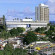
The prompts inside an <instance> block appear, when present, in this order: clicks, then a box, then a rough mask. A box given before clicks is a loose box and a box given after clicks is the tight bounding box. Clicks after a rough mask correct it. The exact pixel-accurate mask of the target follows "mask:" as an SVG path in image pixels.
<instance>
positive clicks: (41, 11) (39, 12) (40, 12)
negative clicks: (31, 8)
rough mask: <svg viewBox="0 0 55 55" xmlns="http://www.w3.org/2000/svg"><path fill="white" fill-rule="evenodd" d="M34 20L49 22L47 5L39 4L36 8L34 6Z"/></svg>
mask: <svg viewBox="0 0 55 55" xmlns="http://www.w3.org/2000/svg"><path fill="white" fill-rule="evenodd" d="M35 20H36V21H37V20H38V21H47V22H49V7H48V6H47V5H44V4H40V5H39V6H38V8H37V7H36V8H35Z"/></svg>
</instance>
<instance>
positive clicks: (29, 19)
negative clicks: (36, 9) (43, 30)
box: [23, 18, 33, 21]
mask: <svg viewBox="0 0 55 55" xmlns="http://www.w3.org/2000/svg"><path fill="white" fill-rule="evenodd" d="M23 21H33V20H32V19H31V18H28V19H23Z"/></svg>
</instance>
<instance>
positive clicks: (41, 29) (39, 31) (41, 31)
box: [35, 27, 47, 33]
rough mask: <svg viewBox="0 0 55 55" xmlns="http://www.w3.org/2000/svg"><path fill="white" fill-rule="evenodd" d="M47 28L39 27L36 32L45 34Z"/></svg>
mask: <svg viewBox="0 0 55 55" xmlns="http://www.w3.org/2000/svg"><path fill="white" fill-rule="evenodd" d="M46 29H47V28H46V27H41V28H40V27H38V28H36V29H35V32H38V33H44V31H45V30H46Z"/></svg>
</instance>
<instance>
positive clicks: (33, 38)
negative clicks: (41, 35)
mask: <svg viewBox="0 0 55 55" xmlns="http://www.w3.org/2000/svg"><path fill="white" fill-rule="evenodd" d="M37 40H38V37H37V36H36V35H35V34H34V32H32V31H29V32H28V33H27V35H26V36H25V37H24V41H23V42H24V43H25V42H26V44H29V43H32V42H34V41H37Z"/></svg>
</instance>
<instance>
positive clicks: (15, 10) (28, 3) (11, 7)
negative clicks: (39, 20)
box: [0, 0, 55, 21]
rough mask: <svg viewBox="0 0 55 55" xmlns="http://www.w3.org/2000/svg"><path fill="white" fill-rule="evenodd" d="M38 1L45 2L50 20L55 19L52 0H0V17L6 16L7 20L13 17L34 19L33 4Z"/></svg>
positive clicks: (37, 3)
mask: <svg viewBox="0 0 55 55" xmlns="http://www.w3.org/2000/svg"><path fill="white" fill-rule="evenodd" d="M40 3H44V4H47V5H48V6H49V9H50V15H49V16H50V19H49V20H50V21H55V7H54V6H55V1H54V0H0V17H2V15H5V16H6V19H7V20H11V19H14V18H17V17H18V18H21V19H23V18H25V17H30V18H33V19H35V6H38V5H39V4H40Z"/></svg>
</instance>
